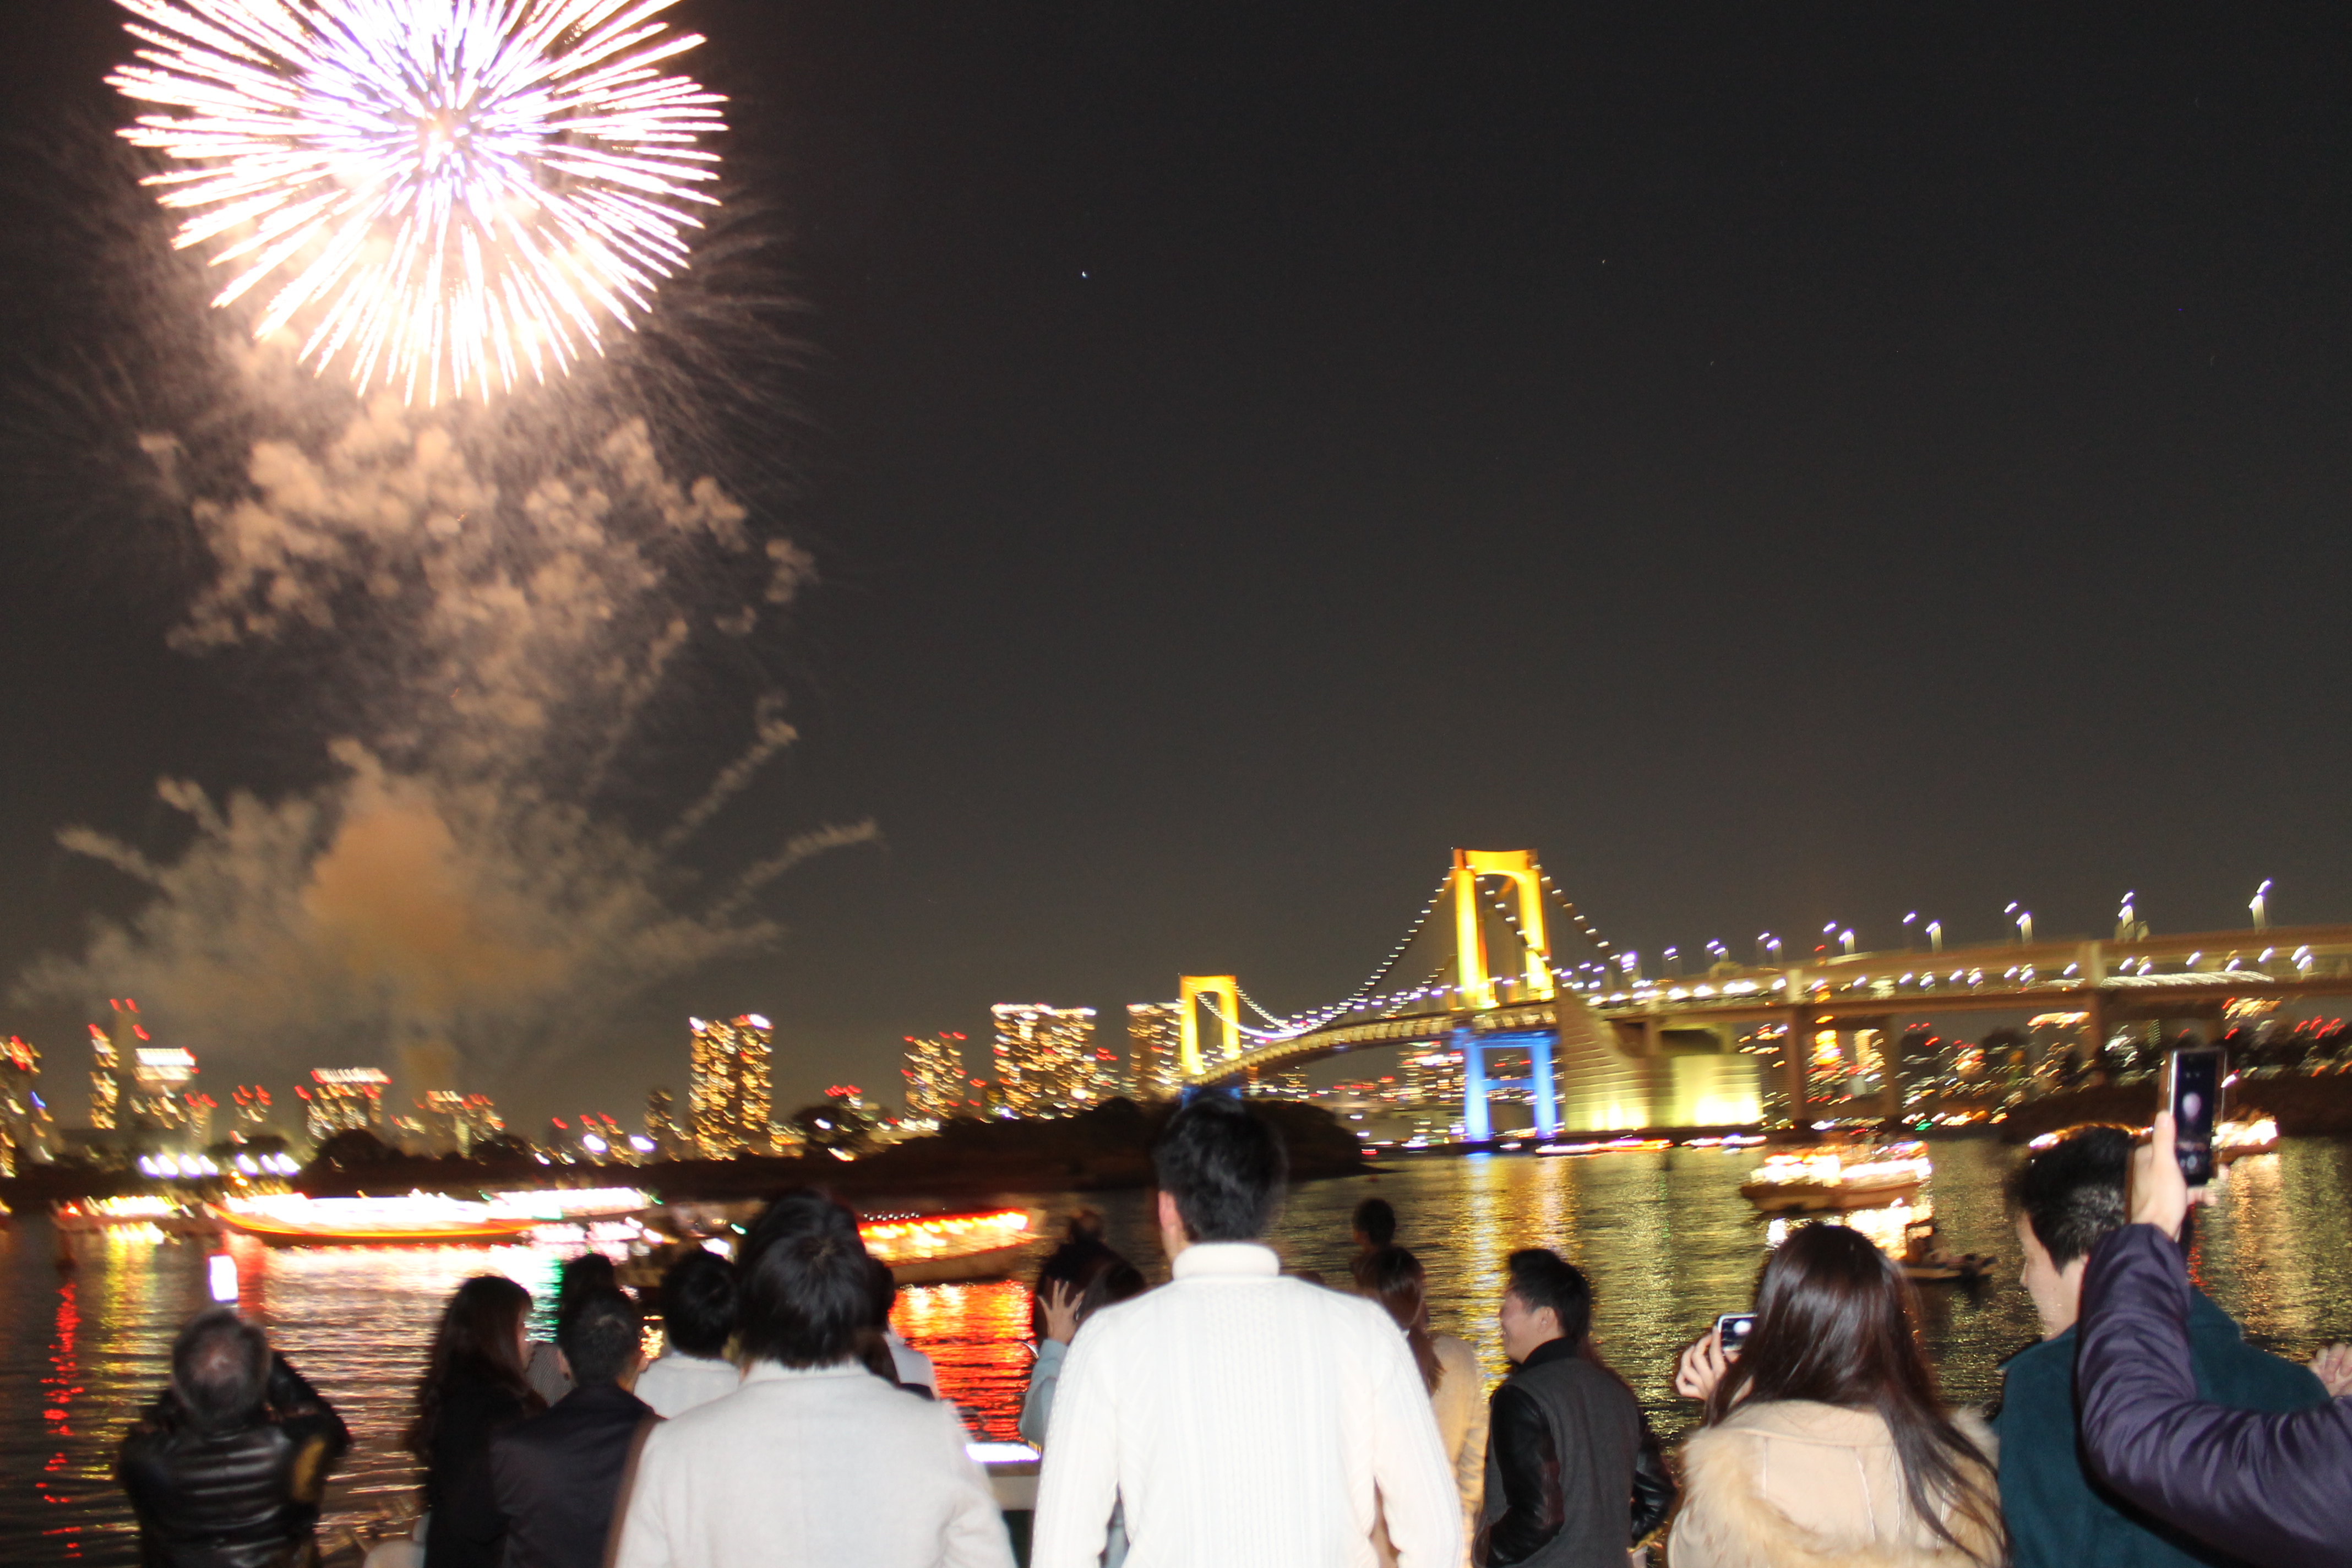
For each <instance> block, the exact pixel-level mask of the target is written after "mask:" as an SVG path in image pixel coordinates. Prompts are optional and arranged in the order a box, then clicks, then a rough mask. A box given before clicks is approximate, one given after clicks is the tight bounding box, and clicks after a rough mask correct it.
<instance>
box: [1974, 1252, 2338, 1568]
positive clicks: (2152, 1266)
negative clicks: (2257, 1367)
mask: <svg viewBox="0 0 2352 1568" xmlns="http://www.w3.org/2000/svg"><path fill="white" fill-rule="evenodd" d="M2078 1331H2079V1333H2080V1335H2081V1340H2082V1343H2081V1347H2080V1349H2079V1350H2077V1351H2076V1352H2075V1358H2074V1390H2075V1396H2076V1398H2077V1399H2078V1400H2079V1401H2080V1403H2081V1406H2082V1412H2083V1447H2084V1451H2085V1453H2086V1454H2087V1456H2088V1458H2089V1460H2090V1464H2091V1468H2092V1469H2093V1470H2094V1471H2095V1473H2096V1474H2097V1475H2098V1476H2099V1478H2100V1479H2102V1480H2104V1481H2105V1482H2106V1483H2107V1485H2108V1486H2110V1487H2112V1488H2114V1489H2116V1491H2117V1492H2120V1493H2121V1494H2123V1495H2124V1496H2125V1497H2127V1498H2129V1499H2130V1500H2132V1501H2134V1502H2136V1503H2137V1504H2139V1505H2140V1506H2141V1507H2142V1508H2145V1509H2147V1510H2148V1511H2149V1512H2150V1513H2153V1514H2155V1515H2157V1516H2158V1517H2159V1518H2161V1519H2164V1520H2167V1521H2170V1522H2171V1523H2173V1524H2175V1525H2177V1526H2179V1528H2180V1529H2182V1530H2184V1531H2188V1532H2189V1534H2191V1535H2194V1536H2196V1537H2198V1538H2199V1539H2200V1540H2202V1541H2206V1542H2212V1543H2215V1544H2220V1545H2225V1546H2227V1547H2228V1549H2229V1550H2230V1551H2231V1552H2236V1553H2238V1554H2239V1555H2240V1556H2241V1557H2242V1558H2244V1559H2245V1560H2246V1561H2247V1562H2249V1563H2264V1564H2273V1565H2275V1568H2325V1565H2326V1564H2347V1565H2352V1403H2347V1401H2345V1400H2341V1399H2336V1400H2330V1401H2329V1402H2328V1403H2327V1404H2326V1405H2321V1406H2319V1407H2318V1408H2316V1409H2313V1410H2301V1411H2296V1412H2294V1413H2292V1414H2289V1415H2276V1414H2264V1413H2262V1412H2258V1411H2250V1410H2230V1409H2225V1408H2224V1407H2222V1406H2221V1405H2213V1404H2209V1403H2206V1402H2204V1401H2201V1400H2200V1399H2199V1397H2198V1392H2197V1378H2196V1373H2195V1370H2194V1367H2193V1364H2192V1363H2191V1361H2190V1348H2189V1345H2190V1341H2189V1273H2188V1270H2187V1268H2185V1267H2184V1266H2183V1264H2182V1261H2181V1257H2180V1248H2179V1247H2177V1246H2175V1245H2174V1244H2173V1243H2172V1241H2171V1240H2170V1239H2169V1238H2168V1237H2165V1236H2164V1235H2162V1234H2161V1233H2159V1232H2158V1230H2156V1229H2155V1227H2153V1226H2145V1225H2127V1226H2124V1227H2123V1229H2121V1230H2118V1231H2116V1232H2114V1233H2113V1234H2111V1235H2108V1236H2103V1237H2100V1238H2099V1242H2098V1245H2097V1246H2096V1247H2093V1248H2092V1249H2091V1264H2090V1268H2088V1270H2086V1271H2085V1272H2084V1276H2083V1318H2082V1321H2081V1323H2080V1324H2079V1325H2078ZM2001 1465H2002V1468H2004V1469H2005V1468H2008V1465H2009V1459H2008V1457H2007V1456H2006V1455H2004V1456H2003V1457H2002V1460H2001Z"/></svg>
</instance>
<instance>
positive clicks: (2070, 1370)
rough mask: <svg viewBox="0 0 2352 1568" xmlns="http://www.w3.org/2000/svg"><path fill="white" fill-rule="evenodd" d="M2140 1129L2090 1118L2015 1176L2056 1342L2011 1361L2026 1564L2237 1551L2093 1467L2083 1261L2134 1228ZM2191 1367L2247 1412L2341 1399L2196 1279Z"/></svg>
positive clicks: (2046, 1566)
mask: <svg viewBox="0 0 2352 1568" xmlns="http://www.w3.org/2000/svg"><path fill="white" fill-rule="evenodd" d="M2132 1143H2133V1139H2132V1135H2131V1133H2130V1132H2129V1131H2126V1130H2125V1129H2123V1128H2121V1127H2081V1128H2077V1129H2075V1130H2074V1131H2071V1132H2069V1133H2067V1134H2066V1135H2065V1136H2064V1137H2063V1138H2061V1139H2059V1140H2058V1142H2055V1143H2053V1144H2052V1145H2050V1146H2049V1147H2048V1148H2046V1149H2042V1150H2038V1151H2036V1152H2033V1153H2032V1154H2030V1155H2028V1156H2027V1158H2026V1160H2025V1163H2023V1164H2022V1165H2021V1166H2020V1167H2019V1168H2018V1170H2017V1173H2016V1174H2015V1175H2014V1176H2013V1177H2011V1182H2010V1200H2011V1206H2012V1207H2013V1209H2014V1210H2015V1213H2016V1218H2017V1242H2018V1246H2019V1247H2020V1248H2021V1250H2022V1251H2023V1252H2024V1254H2025V1268H2024V1271H2023V1282H2024V1285H2025V1289H2026V1290H2027V1292H2028V1293H2029V1294H2030V1295H2031V1296H2032V1298H2033V1307H2034V1310H2035V1311H2036V1312H2037V1313H2039V1314H2040V1316H2041V1319H2042V1336H2043V1337H2042V1342H2040V1343H2039V1344H2036V1345H2034V1346H2032V1347H2031V1348H2030V1349H2027V1350H2024V1351H2021V1352H2018V1353H2017V1354H2016V1355H2014V1356H2012V1357H2011V1358H2010V1361H2009V1363H2008V1365H2007V1366H2006V1367H2005V1368H2004V1369H2003V1373H2004V1382H2003V1386H2002V1394H2001V1402H2000V1414H1999V1415H1996V1416H1995V1417H1994V1419H1993V1431H1994V1433H1995V1434H1996V1435H1997V1436H1999V1437H2000V1507H2001V1513H2002V1515H2003V1517H2004V1519H2005V1520H2006V1521H2007V1523H2008V1527H2009V1548H2010V1553H2011V1560H2012V1561H2013V1562H2015V1563H2016V1564H2017V1565H2018V1568H2081V1565H2082V1564H2084V1563H2098V1564H2100V1568H2107V1565H2108V1564H2116V1568H2136V1565H2143V1564H2145V1565H2147V1568H2155V1565H2157V1564H2163V1565H2165V1568H2193V1565H2194V1564H2199V1563H2204V1564H2214V1565H2218V1564H2224V1563H2235V1562H2237V1561H2238V1559H2237V1558H2235V1557H2234V1556H2232V1555H2231V1554H2230V1553H2228V1552H2222V1551H2221V1550H2219V1549H2217V1548H2213V1547H2209V1546H2206V1545H2204V1544H2202V1543H2200V1542H2197V1541H2195V1540H2194V1539H2192V1538H2190V1537H2188V1536H2184V1535H2182V1534H2181V1533H2180V1532H2179V1531H2176V1530H2174V1529H2173V1528H2172V1527H2171V1526H2169V1525H2168V1524H2166V1523H2164V1522H2163V1521H2160V1520H2158V1519H2155V1518H2152V1517H2150V1516H2149V1515H2148V1514H2147V1513H2145V1512H2143V1511H2142V1510H2140V1509H2139V1508H2138V1507H2137V1505H2135V1504H2133V1503H2130V1502H2127V1501H2126V1500H2123V1499H2121V1498H2118V1497H2117V1496H2116V1495H2115V1493H2113V1492H2111V1491H2109V1490H2108V1489H2106V1487H2105V1486H2104V1485H2102V1484H2101V1483H2100V1482H2098V1481H2097V1480H2095V1479H2093V1478H2092V1476H2091V1475H2090V1474H2089V1472H2088V1471H2086V1470H2085V1469H2084V1463H2083V1457H2082V1450H2081V1447H2080V1445H2079V1444H2078V1442H2077V1440H2076V1435H2075V1428H2076V1407H2075V1397H2074V1348H2075V1346H2074V1342H2075V1332H2074V1324H2075V1319H2076V1318H2077V1317H2078V1316H2079V1315H2080V1313H2081V1309H2082V1299H2083V1272H2084V1269H2085V1268H2087V1267H2088V1266H2089V1263H2090V1255H2091V1248H2092V1247H2095V1245H2097V1243H2098V1240H2099V1238H2100V1237H2103V1236H2105V1235H2107V1234H2108V1233H2109V1232H2111V1231H2116V1230H2120V1229H2122V1228H2123V1225H2124V1212H2125V1211H2124V1199H2125V1187H2126V1183H2127V1181H2128V1179H2129V1176H2130V1172H2131V1156H2132ZM2188 1327H2189V1365H2190V1370H2191V1372H2192V1373H2194V1374H2195V1377H2196V1383H2197V1390H2198V1395H2199V1397H2200V1398H2202V1399H2207V1400H2210V1401H2211V1402H2212V1403H2214V1404H2216V1405H2228V1406H2230V1407H2231V1408H2232V1409H2236V1410H2302V1409H2307V1408H2310V1407H2311V1406H2314V1405H2324V1404H2326V1401H2327V1391H2326V1389H2325V1388H2324V1387H2322V1386H2321V1384H2320V1381H2319V1379H2318V1378H2316V1377H2315V1376H2314V1375H2312V1373H2311V1372H2310V1371H2309V1370H2307V1369H2305V1368H2304V1367H2301V1366H2297V1365H2296V1364H2295V1363H2293V1362H2290V1361H2285V1360H2283V1359H2281V1358H2280V1357H2278V1356H2274V1355H2271V1354H2269V1353H2267V1352H2263V1351H2260V1350H2256V1349H2255V1348H2254V1347H2253V1346H2252V1345H2250V1344H2248V1343H2246V1342H2245V1338H2244V1336H2243V1334H2242V1333H2241V1332H2240V1331H2239V1329H2238V1325H2237V1324H2236V1323H2234V1322H2231V1321H2230V1318H2229V1315H2228V1314H2227V1313H2225V1312H2223V1311H2222V1310H2221V1308H2219V1307H2217V1306H2215V1305H2214V1304H2213V1303H2212V1302H2211V1301H2210V1300H2207V1299H2206V1296H2205V1293H2204V1292H2203V1291H2201V1290H2199V1289H2197V1288H2196V1287H2194V1286H2191V1287H2189V1317H2188Z"/></svg>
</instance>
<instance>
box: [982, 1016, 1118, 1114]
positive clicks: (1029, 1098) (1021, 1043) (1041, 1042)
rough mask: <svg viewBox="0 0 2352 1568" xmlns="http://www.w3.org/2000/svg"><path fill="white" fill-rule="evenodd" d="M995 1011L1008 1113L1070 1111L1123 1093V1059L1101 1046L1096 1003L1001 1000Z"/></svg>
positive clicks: (998, 1058) (998, 1064)
mask: <svg viewBox="0 0 2352 1568" xmlns="http://www.w3.org/2000/svg"><path fill="white" fill-rule="evenodd" d="M989 1012H990V1013H991V1014H992V1015H993V1016H995V1019H996V1081H997V1084H998V1087H999V1093H1000V1095H1001V1097H1002V1099H1001V1101H1000V1103H1001V1105H1002V1106H1003V1113H1004V1114H1006V1115H1011V1116H1069V1115H1074V1114H1076V1112H1078V1111H1081V1110H1089V1109H1091V1108H1092V1107H1094V1106H1097V1105H1099V1104H1101V1103H1102V1102H1103V1101H1104V1100H1108V1099H1110V1098H1111V1097H1112V1096H1113V1095H1115V1094H1117V1093H1118V1057H1117V1056H1116V1055H1114V1054H1113V1053H1111V1052H1109V1051H1107V1050H1097V1048H1096V1047H1095V1010H1094V1009H1093V1008H1092V1007H1049V1006H1046V1005H1043V1004H1040V1003H1027V1002H1000V1003H998V1004H997V1005H995V1006H993V1007H991V1008H990V1009H989Z"/></svg>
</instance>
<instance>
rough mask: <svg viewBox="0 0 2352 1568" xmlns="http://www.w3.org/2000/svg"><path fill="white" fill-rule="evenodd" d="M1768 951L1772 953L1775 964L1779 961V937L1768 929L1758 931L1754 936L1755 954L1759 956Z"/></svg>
mask: <svg viewBox="0 0 2352 1568" xmlns="http://www.w3.org/2000/svg"><path fill="white" fill-rule="evenodd" d="M1768 952H1769V953H1770V954H1771V955H1772V962H1773V963H1775V964H1777V963H1780V938H1779V937H1777V936H1774V935H1773V934H1772V933H1771V932H1770V931H1759V933H1757V937H1756V956H1757V957H1759V958H1761V957H1763V956H1764V955H1765V954H1766V953H1768Z"/></svg>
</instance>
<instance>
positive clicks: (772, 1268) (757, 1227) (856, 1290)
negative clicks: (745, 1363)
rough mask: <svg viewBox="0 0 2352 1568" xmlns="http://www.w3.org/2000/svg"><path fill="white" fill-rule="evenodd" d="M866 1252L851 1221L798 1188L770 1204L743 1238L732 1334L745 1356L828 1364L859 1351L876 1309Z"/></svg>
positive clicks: (814, 1194)
mask: <svg viewBox="0 0 2352 1568" xmlns="http://www.w3.org/2000/svg"><path fill="white" fill-rule="evenodd" d="M871 1263H872V1259H871V1258H868V1257H867V1256H866V1246H865V1243H863V1242H862V1241H860V1240H859V1239H858V1237H857V1221H856V1218H855V1217H854V1216H853V1215H851V1214H850V1212H849V1211H848V1210H847V1209H845V1208H844V1207H842V1206H841V1205H839V1204H837V1203H835V1201H834V1200H833V1199H832V1198H830V1197H828V1196H826V1195H825V1194H823V1193H818V1192H814V1191H811V1190H808V1189H806V1188H803V1189H801V1190H799V1191H796V1192H790V1193H786V1194H783V1195H782V1197H779V1198H778V1199H776V1201H775V1202H773V1203H772V1204H770V1205H768V1207H767V1210H766V1212H765V1213H763V1214H761V1216H760V1217H759V1219H758V1220H757V1221H756V1222H755V1223H754V1224H753V1225H752V1226H751V1234H750V1235H748V1236H746V1237H744V1238H743V1252H742V1258H741V1262H740V1280H739V1288H738V1296H737V1301H738V1307H737V1317H736V1340H737V1342H738V1343H739V1344H740V1346H741V1347H742V1352H743V1354H744V1356H745V1357H746V1358H747V1359H749V1360H751V1361H772V1362H781V1363H783V1364H784V1365H785V1366H792V1367H811V1366H832V1365H834V1364H835V1363H839V1362H842V1361H845V1360H847V1359H848V1358H849V1357H851V1356H853V1355H855V1354H856V1353H857V1350H858V1342H859V1338H860V1336H861V1335H863V1334H866V1333H869V1332H870V1329H869V1328H868V1324H869V1323H870V1322H871V1321H872V1319H873V1316H874V1296H875V1292H874V1275H873V1271H872V1268H871V1267H870V1265H871Z"/></svg>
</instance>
